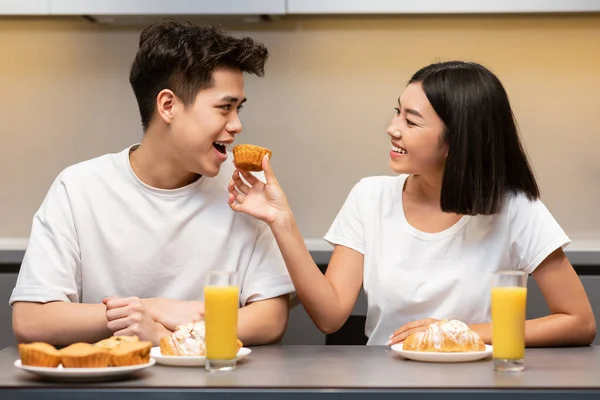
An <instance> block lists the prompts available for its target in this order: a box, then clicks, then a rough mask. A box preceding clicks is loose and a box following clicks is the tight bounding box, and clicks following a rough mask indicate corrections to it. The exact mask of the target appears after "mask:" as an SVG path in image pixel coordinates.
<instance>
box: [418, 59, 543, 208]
mask: <svg viewBox="0 0 600 400" xmlns="http://www.w3.org/2000/svg"><path fill="white" fill-rule="evenodd" d="M413 82H419V83H421V85H422V87H423V91H424V92H425V95H426V96H427V99H428V100H429V102H430V103H431V105H432V106H433V109H434V110H435V112H436V113H437V114H438V116H439V117H440V118H441V119H442V121H443V122H444V125H445V130H444V134H443V137H442V140H444V141H445V142H446V143H447V144H448V157H447V160H446V167H445V170H444V177H443V180H442V194H441V207H442V210H443V211H445V212H452V213H457V214H462V215H477V214H483V215H490V214H495V213H497V212H498V211H499V210H500V209H501V208H502V206H503V205H504V200H505V197H506V195H507V193H510V192H512V193H517V192H521V193H524V194H525V195H526V196H527V197H528V198H529V199H530V200H535V199H537V198H539V195H540V192H539V189H538V185H537V183H536V180H535V177H534V175H533V172H532V171H531V167H530V166H529V162H528V161H527V156H526V154H525V151H524V149H523V146H522V145H521V141H520V140H519V135H518V132H517V124H516V122H515V119H514V115H513V112H512V110H511V107H510V103H509V101H508V96H507V94H506V91H505V90H504V87H503V86H502V83H501V82H500V80H499V79H498V78H497V77H496V76H495V75H494V74H493V73H492V72H491V71H490V70H488V69H487V68H485V67H483V66H482V65H480V64H477V63H473V62H463V61H449V62H442V63H435V64H431V65H428V66H426V67H424V68H422V69H420V70H419V71H417V72H416V73H415V74H414V76H413V77H412V78H411V79H410V81H409V83H413Z"/></svg>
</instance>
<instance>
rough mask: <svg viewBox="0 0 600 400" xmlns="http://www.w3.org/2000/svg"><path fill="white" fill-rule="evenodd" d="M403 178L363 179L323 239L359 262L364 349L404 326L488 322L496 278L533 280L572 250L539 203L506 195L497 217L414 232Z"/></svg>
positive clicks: (472, 218)
mask: <svg viewBox="0 0 600 400" xmlns="http://www.w3.org/2000/svg"><path fill="white" fill-rule="evenodd" d="M407 177H408V175H400V176H397V177H391V176H379V177H370V178H365V179H362V180H361V181H360V182H359V183H358V184H356V185H355V186H354V188H353V189H352V191H351V192H350V194H349V195H348V198H347V199H346V202H345V203H344V205H343V207H342V209H341V210H340V212H339V213H338V215H337V217H336V219H335V221H334V222H333V225H332V226H331V228H330V230H329V232H327V234H326V235H325V240H327V241H328V242H329V243H331V244H334V245H342V246H345V247H349V248H351V249H354V250H356V251H358V252H360V253H362V254H363V255H364V273H363V286H364V289H365V293H366V295H367V300H368V309H367V322H366V327H365V334H366V335H367V337H369V341H368V344H371V345H383V344H385V343H386V342H387V341H388V339H389V336H390V335H391V334H392V333H393V332H394V331H395V330H396V329H398V328H399V327H401V326H402V325H404V324H406V323H408V322H411V321H415V320H420V319H424V318H430V317H432V318H438V319H442V318H448V319H459V320H461V321H463V322H465V323H485V322H489V321H490V288H491V278H492V274H493V273H494V272H496V271H498V270H509V269H512V270H522V271H525V272H527V273H531V272H532V271H533V270H535V268H536V267H537V266H538V265H539V264H540V263H541V262H542V261H543V260H544V259H545V258H546V257H547V256H548V255H549V254H550V253H552V252H553V251H554V250H556V249H558V248H559V247H563V248H564V247H565V246H566V245H568V244H569V243H570V240H569V238H568V237H567V235H566V234H565V232H564V231H563V230H562V229H561V227H560V226H559V225H558V223H557V222H556V220H555V219H554V218H553V217H552V215H551V214H550V212H549V211H548V209H547V208H546V207H545V206H544V204H543V203H542V202H541V201H539V200H537V201H530V200H529V199H527V197H526V196H525V195H524V194H514V195H510V196H508V198H507V201H506V204H505V205H504V207H503V209H502V211H501V212H499V213H498V214H495V215H490V216H483V215H478V216H463V217H462V218H461V219H460V220H459V221H458V222H457V223H456V224H455V225H453V226H452V227H450V228H449V229H446V230H444V231H442V232H438V233H425V232H422V231H419V230H417V229H415V228H414V227H412V226H411V225H410V224H409V223H408V222H407V220H406V217H405V215H404V208H403V205H402V190H403V188H404V183H405V182H406V179H407Z"/></svg>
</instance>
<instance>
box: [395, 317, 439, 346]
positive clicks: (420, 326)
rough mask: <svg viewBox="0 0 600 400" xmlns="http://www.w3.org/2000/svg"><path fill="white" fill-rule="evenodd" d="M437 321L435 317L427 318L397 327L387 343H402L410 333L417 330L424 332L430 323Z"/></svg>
mask: <svg viewBox="0 0 600 400" xmlns="http://www.w3.org/2000/svg"><path fill="white" fill-rule="evenodd" d="M437 321H439V320H437V319H435V318H427V319H421V320H418V321H412V322H409V323H408V324H404V325H403V326H401V327H400V328H398V329H396V331H395V332H394V333H393V334H392V335H391V336H390V340H389V341H388V342H387V345H388V346H392V345H394V344H396V343H402V342H404V341H405V340H406V338H407V337H408V336H409V335H411V334H413V333H416V332H423V331H425V330H426V329H427V327H428V326H429V325H431V324H433V323H434V322H437Z"/></svg>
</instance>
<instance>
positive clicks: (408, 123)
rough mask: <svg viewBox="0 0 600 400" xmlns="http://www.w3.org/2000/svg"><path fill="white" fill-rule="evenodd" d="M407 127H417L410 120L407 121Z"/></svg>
mask: <svg viewBox="0 0 600 400" xmlns="http://www.w3.org/2000/svg"><path fill="white" fill-rule="evenodd" d="M406 125H408V126H415V124H414V123H413V122H412V121H411V120H410V119H407V120H406Z"/></svg>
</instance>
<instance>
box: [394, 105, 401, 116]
mask: <svg viewBox="0 0 600 400" xmlns="http://www.w3.org/2000/svg"><path fill="white" fill-rule="evenodd" d="M394 110H396V115H400V108H398V107H394Z"/></svg>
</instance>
